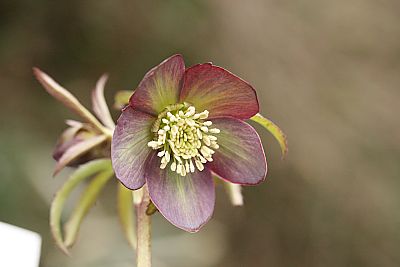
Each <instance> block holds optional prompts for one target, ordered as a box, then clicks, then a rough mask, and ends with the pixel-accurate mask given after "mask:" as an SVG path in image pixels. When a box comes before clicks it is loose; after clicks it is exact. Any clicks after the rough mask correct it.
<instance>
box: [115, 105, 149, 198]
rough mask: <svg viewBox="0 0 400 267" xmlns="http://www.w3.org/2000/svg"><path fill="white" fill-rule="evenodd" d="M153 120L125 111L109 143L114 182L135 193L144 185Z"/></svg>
mask: <svg viewBox="0 0 400 267" xmlns="http://www.w3.org/2000/svg"><path fill="white" fill-rule="evenodd" d="M155 120H156V118H155V117H153V116H151V115H149V114H147V113H144V112H141V111H138V110H134V109H133V108H132V107H130V106H128V107H127V108H125V109H124V111H123V112H122V114H121V116H120V117H119V119H118V122H117V126H116V127H115V131H114V136H113V139H112V143H111V159H112V163H113V167H114V171H115V174H116V176H117V178H118V179H119V180H120V181H121V182H122V183H123V184H124V185H125V186H126V187H128V188H129V189H133V190H135V189H138V188H140V187H142V186H143V184H144V183H145V167H146V161H147V158H148V157H149V155H151V154H154V153H155V152H154V150H152V149H151V148H150V147H148V145H147V144H148V142H150V141H151V140H152V139H153V134H152V132H151V127H152V125H153V123H154V121H155Z"/></svg>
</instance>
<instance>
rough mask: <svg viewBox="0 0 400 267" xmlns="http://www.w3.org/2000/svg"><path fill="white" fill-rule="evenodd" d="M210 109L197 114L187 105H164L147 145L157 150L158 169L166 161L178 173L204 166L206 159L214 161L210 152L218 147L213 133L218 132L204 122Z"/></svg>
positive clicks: (184, 173) (207, 122)
mask: <svg viewBox="0 0 400 267" xmlns="http://www.w3.org/2000/svg"><path fill="white" fill-rule="evenodd" d="M208 114H209V112H208V111H207V110H204V111H203V112H200V113H196V109H195V108H194V107H193V106H190V105H189V104H186V103H184V104H177V105H172V106H169V107H167V108H166V109H165V110H164V111H163V112H161V113H160V114H159V116H158V119H157V121H156V122H155V123H154V125H153V129H152V131H153V132H154V135H155V138H154V140H153V141H150V142H149V143H148V146H149V147H151V148H153V149H156V150H160V151H159V152H158V153H157V155H158V156H159V157H160V158H161V165H160V168H161V169H165V168H166V167H167V165H168V164H170V168H171V170H172V171H174V172H177V173H178V174H180V175H181V176H186V174H188V173H191V172H194V171H195V169H196V168H197V169H198V170H199V171H202V170H203V169H204V164H205V163H206V162H208V161H209V162H211V161H213V159H212V155H213V154H214V153H215V149H218V148H219V146H218V144H217V137H216V136H214V135H212V134H218V133H219V132H220V130H219V129H217V128H210V126H211V125H212V122H211V121H207V120H206V119H207V118H208Z"/></svg>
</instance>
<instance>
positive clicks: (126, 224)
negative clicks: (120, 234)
mask: <svg viewBox="0 0 400 267" xmlns="http://www.w3.org/2000/svg"><path fill="white" fill-rule="evenodd" d="M132 194H133V191H131V190H129V189H128V188H126V187H125V186H124V185H123V184H121V183H118V215H119V219H120V222H121V225H122V229H123V231H124V234H125V237H126V239H127V240H128V243H129V245H130V246H131V247H132V248H133V249H136V243H137V238H136V232H135V218H134V210H133V209H134V206H133V195H132Z"/></svg>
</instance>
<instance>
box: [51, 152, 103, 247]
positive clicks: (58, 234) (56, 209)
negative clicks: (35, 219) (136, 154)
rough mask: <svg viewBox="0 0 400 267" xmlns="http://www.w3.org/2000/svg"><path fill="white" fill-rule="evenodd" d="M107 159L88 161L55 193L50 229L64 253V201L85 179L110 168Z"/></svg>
mask: <svg viewBox="0 0 400 267" xmlns="http://www.w3.org/2000/svg"><path fill="white" fill-rule="evenodd" d="M110 164H111V163H110V160H109V159H98V160H93V161H90V162H88V163H86V164H84V165H81V166H80V167H79V168H78V169H77V170H76V171H75V172H74V173H72V175H71V176H70V177H69V179H68V180H67V181H66V182H65V183H64V184H63V186H62V187H61V188H60V189H59V190H58V192H57V193H56V195H55V197H54V199H53V202H52V203H51V207H50V229H51V233H52V235H53V238H54V240H55V242H56V244H57V246H58V247H59V248H60V249H61V250H62V251H63V252H64V253H65V254H67V255H68V254H69V253H68V249H67V247H66V246H65V244H64V241H63V235H62V231H61V214H62V211H63V208H64V204H65V201H66V200H67V198H68V196H69V195H70V194H71V192H72V190H73V189H74V188H75V187H76V186H77V185H79V183H81V182H82V181H84V180H85V179H86V178H88V177H90V176H92V175H94V174H95V173H97V172H99V171H101V170H104V169H107V168H108V166H110Z"/></svg>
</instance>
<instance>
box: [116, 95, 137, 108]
mask: <svg viewBox="0 0 400 267" xmlns="http://www.w3.org/2000/svg"><path fill="white" fill-rule="evenodd" d="M133 93H134V91H130V90H121V91H118V92H117V93H116V94H115V96H114V108H115V109H117V110H121V109H123V108H124V107H125V106H126V105H128V104H129V98H131V96H132V95H133Z"/></svg>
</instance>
